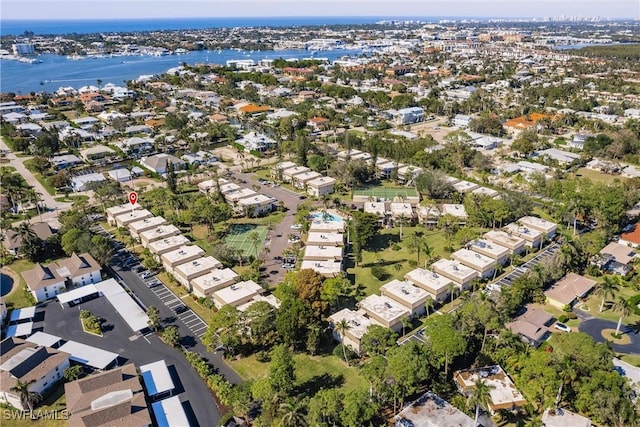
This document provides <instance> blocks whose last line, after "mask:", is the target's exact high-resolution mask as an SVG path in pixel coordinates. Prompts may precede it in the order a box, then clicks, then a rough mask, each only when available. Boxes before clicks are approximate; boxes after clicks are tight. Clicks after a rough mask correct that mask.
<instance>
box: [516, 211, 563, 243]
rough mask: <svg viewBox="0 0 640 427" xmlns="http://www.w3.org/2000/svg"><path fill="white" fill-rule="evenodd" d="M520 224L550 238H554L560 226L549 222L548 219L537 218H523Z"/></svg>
mask: <svg viewBox="0 0 640 427" xmlns="http://www.w3.org/2000/svg"><path fill="white" fill-rule="evenodd" d="M520 224H522V225H524V226H526V227H529V228H533V229H534V230H538V231H540V232H541V233H544V234H546V235H547V237H548V238H550V239H551V238H553V236H555V234H556V230H557V229H558V224H556V223H555V222H551V221H547V220H546V219H542V218H538V217H537V216H523V217H522V218H520Z"/></svg>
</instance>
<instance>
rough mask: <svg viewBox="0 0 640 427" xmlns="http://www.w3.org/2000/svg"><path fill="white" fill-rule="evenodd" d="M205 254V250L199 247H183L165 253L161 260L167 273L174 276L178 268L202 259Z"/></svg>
mask: <svg viewBox="0 0 640 427" xmlns="http://www.w3.org/2000/svg"><path fill="white" fill-rule="evenodd" d="M204 254H205V252H204V250H203V249H202V248H200V247H199V246H195V245H194V246H181V247H180V248H179V249H176V250H174V251H171V252H167V253H164V254H163V255H162V256H161V257H160V259H161V260H162V265H163V267H164V269H165V270H166V271H167V273H169V274H173V271H174V269H175V268H176V267H177V266H179V265H181V264H184V263H185V262H189V261H193V260H195V259H198V258H201V257H203V256H204Z"/></svg>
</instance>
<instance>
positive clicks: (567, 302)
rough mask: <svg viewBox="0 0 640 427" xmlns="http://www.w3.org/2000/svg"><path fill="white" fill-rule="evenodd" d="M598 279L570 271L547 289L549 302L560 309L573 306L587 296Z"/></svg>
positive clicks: (546, 294) (546, 293)
mask: <svg viewBox="0 0 640 427" xmlns="http://www.w3.org/2000/svg"><path fill="white" fill-rule="evenodd" d="M596 283H597V282H596V281H595V280H593V279H589V278H587V277H584V276H580V275H579V274H576V273H569V274H567V275H566V276H565V277H564V278H563V279H561V280H560V281H558V282H556V283H555V284H554V285H553V286H551V287H550V288H549V289H547V290H546V291H545V292H544V294H545V296H546V297H547V302H548V303H549V304H551V305H553V306H554V307H556V308H559V309H560V310H563V309H564V308H565V307H567V306H569V307H573V305H574V304H575V303H576V302H577V301H578V299H580V298H584V297H586V296H587V295H588V294H589V292H591V290H592V289H593V288H594V286H595V285H596Z"/></svg>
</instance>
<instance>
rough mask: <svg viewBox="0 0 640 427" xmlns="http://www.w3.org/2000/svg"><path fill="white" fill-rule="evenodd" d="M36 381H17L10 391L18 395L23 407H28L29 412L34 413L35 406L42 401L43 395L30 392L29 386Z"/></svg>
mask: <svg viewBox="0 0 640 427" xmlns="http://www.w3.org/2000/svg"><path fill="white" fill-rule="evenodd" d="M35 382H36V380H31V381H27V382H22V381H20V380H16V384H15V385H14V386H13V387H11V388H10V390H11V391H12V392H14V393H17V394H18V397H19V398H20V403H22V407H23V408H24V407H25V406H27V407H28V408H29V411H31V412H32V411H33V405H35V404H36V403H38V402H39V401H40V400H42V395H41V394H40V393H37V392H35V391H31V390H29V386H30V385H31V384H33V383H35Z"/></svg>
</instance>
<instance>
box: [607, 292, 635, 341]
mask: <svg viewBox="0 0 640 427" xmlns="http://www.w3.org/2000/svg"><path fill="white" fill-rule="evenodd" d="M611 308H612V309H613V312H614V313H620V318H619V319H618V326H616V335H619V334H620V327H621V326H622V319H623V318H624V317H626V316H628V315H629V314H631V307H629V301H627V300H626V298H624V297H618V301H616V302H615V304H613V307H611Z"/></svg>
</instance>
